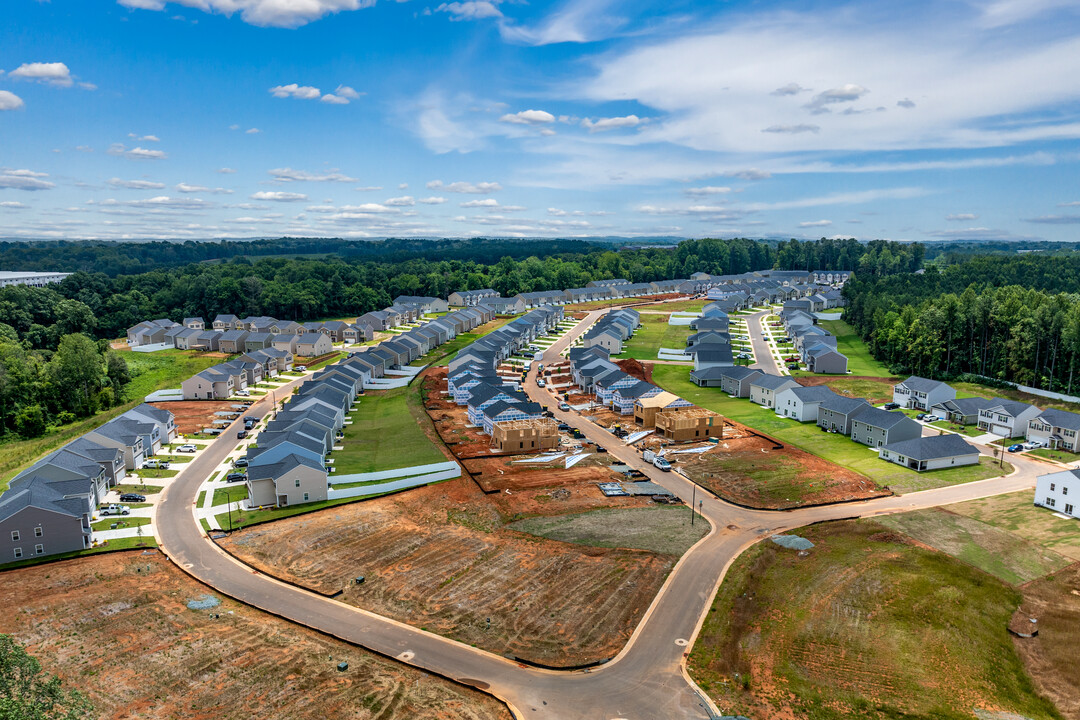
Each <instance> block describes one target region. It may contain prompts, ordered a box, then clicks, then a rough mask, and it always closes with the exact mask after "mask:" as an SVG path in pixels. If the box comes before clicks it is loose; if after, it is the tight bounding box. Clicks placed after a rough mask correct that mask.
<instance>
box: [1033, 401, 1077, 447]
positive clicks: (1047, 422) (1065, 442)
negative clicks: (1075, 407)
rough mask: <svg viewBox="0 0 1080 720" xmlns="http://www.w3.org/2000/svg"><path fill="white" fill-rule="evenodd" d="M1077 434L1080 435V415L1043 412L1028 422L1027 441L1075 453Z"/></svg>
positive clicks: (1064, 411) (1065, 412)
mask: <svg viewBox="0 0 1080 720" xmlns="http://www.w3.org/2000/svg"><path fill="white" fill-rule="evenodd" d="M1077 433H1080V415H1078V414H1076V413H1071V412H1068V411H1066V410H1054V409H1047V410H1043V411H1042V412H1041V413H1039V415H1038V416H1037V417H1034V418H1032V419H1031V420H1029V421H1028V430H1027V436H1026V437H1027V439H1028V440H1031V441H1034V442H1039V443H1042V444H1044V445H1046V446H1047V447H1049V448H1053V449H1055V450H1056V449H1061V450H1068V451H1069V452H1077V450H1080V447H1078V446H1077V442H1076V440H1077Z"/></svg>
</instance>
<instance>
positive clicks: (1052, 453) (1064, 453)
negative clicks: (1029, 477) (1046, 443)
mask: <svg viewBox="0 0 1080 720" xmlns="http://www.w3.org/2000/svg"><path fill="white" fill-rule="evenodd" d="M1027 454H1028V455H1034V456H1036V457H1041V458H1046V459H1047V460H1057V461H1058V462H1063V463H1071V462H1076V461H1077V460H1080V454H1078V453H1074V452H1069V451H1068V450H1051V449H1050V448H1038V449H1037V450H1029V451H1028V453H1027Z"/></svg>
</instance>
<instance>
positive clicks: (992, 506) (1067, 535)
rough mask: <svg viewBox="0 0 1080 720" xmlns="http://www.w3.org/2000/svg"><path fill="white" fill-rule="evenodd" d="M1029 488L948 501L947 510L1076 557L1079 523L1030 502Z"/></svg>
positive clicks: (1078, 556)
mask: <svg viewBox="0 0 1080 720" xmlns="http://www.w3.org/2000/svg"><path fill="white" fill-rule="evenodd" d="M1032 499H1033V494H1032V492H1031V491H1030V490H1023V491H1021V492H1015V493H1008V494H1007V495H995V496H994V497H988V498H981V499H979V500H969V501H967V502H962V503H957V504H955V505H949V510H950V511H951V512H954V513H956V514H958V515H965V516H967V517H970V518H974V519H975V520H979V521H981V522H984V523H986V524H987V525H990V526H992V527H996V528H999V529H1001V530H1004V531H1006V532H1009V533H1012V534H1013V535H1015V536H1016V537H1018V538H1021V539H1022V540H1025V541H1028V542H1033V543H1035V544H1037V545H1039V546H1041V547H1044V548H1047V549H1048V550H1052V551H1054V552H1056V553H1058V554H1060V555H1063V556H1065V557H1067V558H1069V559H1070V560H1073V561H1080V524H1078V523H1077V521H1076V520H1062V519H1061V518H1059V517H1054V514H1053V513H1052V512H1051V511H1049V510H1047V509H1046V508H1040V507H1035V505H1034V504H1032Z"/></svg>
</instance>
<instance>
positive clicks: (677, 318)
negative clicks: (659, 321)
mask: <svg viewBox="0 0 1080 720" xmlns="http://www.w3.org/2000/svg"><path fill="white" fill-rule="evenodd" d="M699 317H701V313H697V312H689V313H687V312H673V313H671V315H670V317H668V321H667V322H668V325H689V324H690V323H692V322H694V320H695V319H697V318H699Z"/></svg>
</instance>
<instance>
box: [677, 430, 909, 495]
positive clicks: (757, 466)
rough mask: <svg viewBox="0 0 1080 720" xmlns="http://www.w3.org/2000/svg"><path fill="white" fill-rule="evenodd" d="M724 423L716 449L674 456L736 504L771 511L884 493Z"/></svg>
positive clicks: (698, 480) (796, 451) (844, 472)
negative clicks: (696, 453) (697, 453)
mask: <svg viewBox="0 0 1080 720" xmlns="http://www.w3.org/2000/svg"><path fill="white" fill-rule="evenodd" d="M777 444H778V443H776V442H774V441H772V440H770V439H768V438H766V437H764V436H762V435H760V434H757V433H753V432H751V431H750V430H748V429H747V428H746V427H745V426H743V425H740V424H739V423H733V422H730V421H729V422H728V423H727V425H726V426H725V428H724V439H723V440H722V441H721V442H720V443H719V444H718V445H717V447H716V449H714V450H709V451H708V452H705V453H701V454H699V455H690V454H687V455H674V456H672V459H674V462H675V463H676V466H677V467H678V468H680V469H681V470H683V471H685V472H686V474H687V475H688V476H689V477H690V479H691V480H693V481H694V482H696V483H698V484H699V485H701V486H703V487H705V488H708V489H709V490H710V491H712V492H713V493H715V494H716V495H718V496H720V497H722V498H724V499H725V500H729V501H731V502H734V503H738V504H739V505H745V506H748V507H756V508H768V509H773V510H779V509H788V508H795V507H804V506H807V505H819V504H823V503H831V502H845V501H851V500H865V499H867V498H874V497H882V496H885V495H889V494H891V493H889V492H888V491H886V490H882V489H880V488H878V487H877V486H876V485H875V484H874V483H873V482H871V481H870V480H869V479H867V478H866V477H864V476H862V475H860V474H859V473H856V472H852V471H850V470H846V469H844V468H842V467H840V466H839V465H835V464H833V463H830V462H828V461H827V460H823V459H821V458H819V457H817V456H815V455H811V454H810V453H808V452H804V451H802V450H799V449H797V448H793V447H791V446H784V447H782V448H779V449H778V448H777V447H776V446H777Z"/></svg>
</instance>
